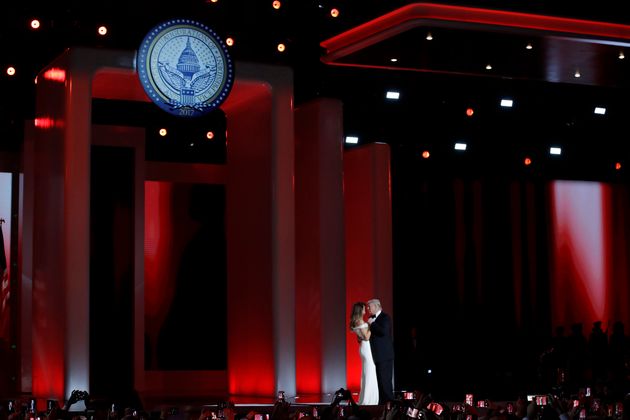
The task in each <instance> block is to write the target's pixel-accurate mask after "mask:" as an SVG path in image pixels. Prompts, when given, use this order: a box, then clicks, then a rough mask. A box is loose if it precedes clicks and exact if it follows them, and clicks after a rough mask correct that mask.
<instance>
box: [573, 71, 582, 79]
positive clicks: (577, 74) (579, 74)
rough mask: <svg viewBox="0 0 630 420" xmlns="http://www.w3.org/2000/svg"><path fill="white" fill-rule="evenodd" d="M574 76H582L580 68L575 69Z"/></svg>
mask: <svg viewBox="0 0 630 420" xmlns="http://www.w3.org/2000/svg"><path fill="white" fill-rule="evenodd" d="M573 77H575V78H576V79H578V78H580V77H582V73H580V69H577V70H575V73H574V74H573Z"/></svg>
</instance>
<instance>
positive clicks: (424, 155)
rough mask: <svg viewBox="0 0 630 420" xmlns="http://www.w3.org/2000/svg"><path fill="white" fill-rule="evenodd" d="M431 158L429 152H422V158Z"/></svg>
mask: <svg viewBox="0 0 630 420" xmlns="http://www.w3.org/2000/svg"><path fill="white" fill-rule="evenodd" d="M429 156H431V153H429V151H428V150H425V151H424V152H422V157H423V158H425V159H428V158H429Z"/></svg>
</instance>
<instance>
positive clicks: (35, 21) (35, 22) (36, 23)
mask: <svg viewBox="0 0 630 420" xmlns="http://www.w3.org/2000/svg"><path fill="white" fill-rule="evenodd" d="M39 27H40V22H39V20H38V19H33V20H31V28H33V29H39Z"/></svg>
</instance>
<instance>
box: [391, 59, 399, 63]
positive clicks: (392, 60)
mask: <svg viewBox="0 0 630 420" xmlns="http://www.w3.org/2000/svg"><path fill="white" fill-rule="evenodd" d="M389 61H391V62H392V63H396V62H398V59H397V58H390V59H389Z"/></svg>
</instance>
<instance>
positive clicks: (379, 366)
mask: <svg viewBox="0 0 630 420" xmlns="http://www.w3.org/2000/svg"><path fill="white" fill-rule="evenodd" d="M366 306H367V311H368V313H369V314H370V317H369V318H368V319H367V321H366V320H365V319H364V316H365V312H366V309H365V308H366ZM350 329H351V330H352V331H353V332H354V333H355V334H356V335H357V339H358V341H359V354H360V355H361V392H360V393H359V405H377V404H385V403H386V402H387V401H392V400H393V399H394V389H393V383H392V374H393V370H394V345H393V343H392V321H391V318H390V317H389V315H387V314H386V313H385V312H383V311H382V309H381V302H380V301H379V300H378V299H371V300H369V301H368V302H367V303H366V304H364V303H362V302H358V303H355V304H354V305H353V307H352V315H351V316H350Z"/></svg>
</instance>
